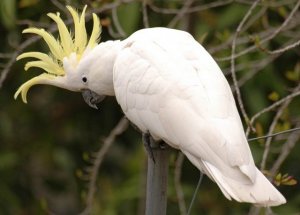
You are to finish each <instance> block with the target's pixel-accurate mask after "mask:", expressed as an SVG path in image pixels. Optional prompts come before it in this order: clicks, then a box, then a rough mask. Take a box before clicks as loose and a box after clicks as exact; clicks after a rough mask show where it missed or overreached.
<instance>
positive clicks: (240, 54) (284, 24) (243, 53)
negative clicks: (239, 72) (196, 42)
mask: <svg viewBox="0 0 300 215" xmlns="http://www.w3.org/2000/svg"><path fill="white" fill-rule="evenodd" d="M299 6H300V0H298V2H297V4H296V5H295V7H294V8H293V10H292V11H291V13H290V14H289V16H288V17H287V18H286V19H285V20H284V22H283V23H282V24H281V26H279V27H278V28H276V29H275V30H274V31H273V32H272V33H271V34H270V35H268V36H267V37H265V38H263V39H262V40H261V41H260V44H264V43H266V42H267V41H269V40H271V39H273V38H274V37H276V36H277V35H278V34H279V33H280V32H281V31H282V30H283V29H284V28H285V27H286V26H287V25H288V23H289V22H290V21H291V20H292V18H293V16H294V15H295V13H296V12H297V10H298V8H299ZM255 49H257V45H256V44H255V45H253V46H250V47H249V48H247V49H244V50H243V51H241V52H239V53H237V54H236V53H235V54H234V55H232V54H231V56H228V57H223V58H218V59H217V61H228V60H232V59H235V58H238V57H240V56H243V55H245V54H247V53H249V52H251V51H253V50H255Z"/></svg>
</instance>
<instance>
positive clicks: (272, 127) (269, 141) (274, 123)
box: [260, 99, 292, 170]
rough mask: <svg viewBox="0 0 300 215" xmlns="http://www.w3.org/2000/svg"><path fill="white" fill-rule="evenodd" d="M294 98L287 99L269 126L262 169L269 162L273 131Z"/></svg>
mask: <svg viewBox="0 0 300 215" xmlns="http://www.w3.org/2000/svg"><path fill="white" fill-rule="evenodd" d="M291 101H292V99H287V100H286V101H285V102H284V103H283V104H282V105H281V106H280V108H279V109H278V111H277V113H276V115H275V117H274V118H273V121H272V123H271V125H270V127H269V131H268V134H267V136H269V137H268V138H267V141H266V143H265V149H264V153H263V157H262V161H261V164H260V169H261V170H264V169H265V168H266V162H267V158H268V155H269V152H270V147H271V141H272V136H271V134H272V133H273V131H274V129H275V126H276V125H277V123H278V120H279V119H280V117H281V115H282V113H283V111H284V110H285V109H286V108H287V106H288V105H289V104H290V103H291Z"/></svg>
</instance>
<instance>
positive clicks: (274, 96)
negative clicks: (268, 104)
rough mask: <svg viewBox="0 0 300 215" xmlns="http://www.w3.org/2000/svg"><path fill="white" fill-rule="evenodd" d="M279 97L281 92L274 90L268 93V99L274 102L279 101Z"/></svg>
mask: <svg viewBox="0 0 300 215" xmlns="http://www.w3.org/2000/svg"><path fill="white" fill-rule="evenodd" d="M279 98H280V96H279V94H278V93H277V92H274V91H273V92H272V93H270V94H269V95H268V99H270V100H271V101H273V102H275V101H278V99H279Z"/></svg>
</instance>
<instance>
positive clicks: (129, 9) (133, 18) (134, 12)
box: [117, 2, 141, 35]
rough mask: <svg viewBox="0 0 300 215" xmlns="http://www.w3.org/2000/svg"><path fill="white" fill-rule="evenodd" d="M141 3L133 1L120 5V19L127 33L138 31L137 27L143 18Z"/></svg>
mask: <svg viewBox="0 0 300 215" xmlns="http://www.w3.org/2000/svg"><path fill="white" fill-rule="evenodd" d="M140 7H141V5H140V3H139V2H133V3H131V4H123V5H121V6H120V7H118V11H117V14H118V19H119V22H120V24H121V26H122V28H123V29H124V31H125V32H126V34H127V35H130V34H132V33H133V32H135V31H136V28H137V26H138V24H139V21H140V19H141V17H140V16H141V15H140V14H141V13H140Z"/></svg>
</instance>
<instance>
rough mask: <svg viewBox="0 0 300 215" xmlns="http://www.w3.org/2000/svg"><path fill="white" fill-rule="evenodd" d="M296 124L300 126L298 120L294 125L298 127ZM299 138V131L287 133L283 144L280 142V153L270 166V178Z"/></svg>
mask: <svg viewBox="0 0 300 215" xmlns="http://www.w3.org/2000/svg"><path fill="white" fill-rule="evenodd" d="M298 126H300V123H299V122H298V123H297V124H296V127H298ZM299 139H300V133H299V132H298V133H297V132H294V133H292V134H291V135H289V137H288V139H287V140H286V142H285V143H284V144H282V147H281V150H280V154H279V156H278V157H277V159H276V161H275V163H274V164H273V166H272V168H271V169H270V175H271V177H272V178H273V177H274V176H275V174H276V173H277V171H278V170H279V168H280V166H281V165H282V164H283V162H284V161H285V160H286V158H287V157H288V155H289V154H290V153H291V151H292V149H293V148H294V147H295V145H296V143H297V141H298V140H299Z"/></svg>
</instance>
